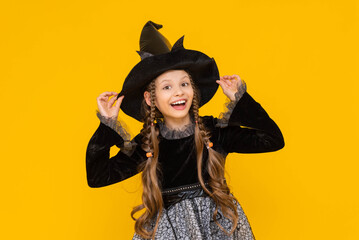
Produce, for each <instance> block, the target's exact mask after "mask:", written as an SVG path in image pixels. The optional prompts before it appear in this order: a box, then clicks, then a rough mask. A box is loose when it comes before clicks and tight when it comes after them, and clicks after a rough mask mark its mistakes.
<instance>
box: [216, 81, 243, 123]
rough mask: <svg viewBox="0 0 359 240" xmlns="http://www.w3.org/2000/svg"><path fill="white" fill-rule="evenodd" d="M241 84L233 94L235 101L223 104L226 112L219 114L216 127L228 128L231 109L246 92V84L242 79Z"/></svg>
mask: <svg viewBox="0 0 359 240" xmlns="http://www.w3.org/2000/svg"><path fill="white" fill-rule="evenodd" d="M242 82H243V84H241V85H240V86H239V87H238V90H237V92H236V93H235V94H234V96H235V100H230V101H229V102H227V103H226V104H225V107H226V108H227V111H225V112H224V113H221V114H220V115H219V117H218V121H217V124H216V127H220V128H224V127H227V126H228V122H229V118H230V117H231V114H232V112H233V109H234V108H235V106H236V105H237V103H238V101H239V99H241V98H242V96H243V94H244V93H245V92H246V91H247V84H246V82H245V81H244V80H243V79H242Z"/></svg>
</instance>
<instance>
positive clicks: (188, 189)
mask: <svg viewBox="0 0 359 240" xmlns="http://www.w3.org/2000/svg"><path fill="white" fill-rule="evenodd" d="M204 185H205V186H206V187H208V186H209V184H208V183H205V184H204ZM206 196H208V194H207V193H206V192H205V191H204V190H203V189H202V186H201V184H200V183H195V184H189V185H183V186H179V187H175V188H167V189H164V190H163V191H162V199H163V204H164V207H165V208H166V209H169V208H170V207H171V206H173V205H174V204H176V203H179V202H181V201H182V200H185V199H192V198H196V197H206Z"/></svg>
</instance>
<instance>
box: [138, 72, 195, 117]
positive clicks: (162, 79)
mask: <svg viewBox="0 0 359 240" xmlns="http://www.w3.org/2000/svg"><path fill="white" fill-rule="evenodd" d="M155 86H156V90H155V91H156V92H155V94H156V101H155V104H156V107H157V108H158V110H159V111H160V112H161V113H162V115H163V117H164V119H165V121H176V122H178V120H184V121H188V120H189V109H190V108H191V105H192V99H193V88H192V85H191V81H190V78H189V76H188V74H187V72H185V71H184V70H169V71H167V72H164V73H162V74H161V75H160V76H158V77H157V78H156V80H155ZM146 95H147V97H146ZM145 99H146V103H147V104H148V105H151V102H150V97H149V93H148V92H147V94H146V93H145Z"/></svg>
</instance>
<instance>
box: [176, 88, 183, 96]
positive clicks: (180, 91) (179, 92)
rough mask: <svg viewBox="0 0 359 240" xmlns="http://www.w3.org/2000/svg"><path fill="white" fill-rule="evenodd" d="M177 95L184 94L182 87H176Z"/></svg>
mask: <svg viewBox="0 0 359 240" xmlns="http://www.w3.org/2000/svg"><path fill="white" fill-rule="evenodd" d="M174 94H175V96H182V95H183V89H182V88H180V87H177V88H176V89H175V93H174Z"/></svg>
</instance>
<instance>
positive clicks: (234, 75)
mask: <svg viewBox="0 0 359 240" xmlns="http://www.w3.org/2000/svg"><path fill="white" fill-rule="evenodd" d="M232 76H233V77H234V78H236V79H237V80H239V81H240V80H242V79H241V78H240V76H238V75H237V74H233V75H232Z"/></svg>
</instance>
